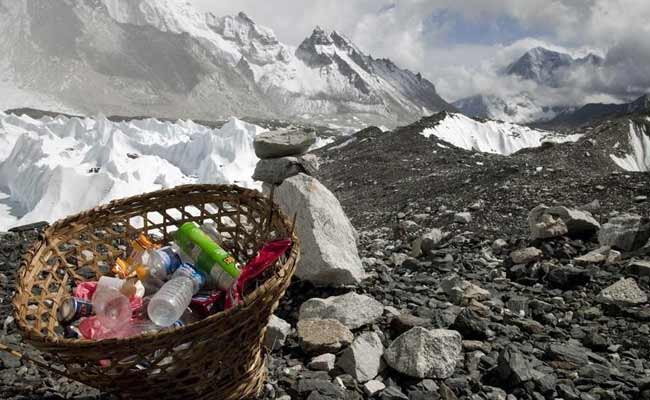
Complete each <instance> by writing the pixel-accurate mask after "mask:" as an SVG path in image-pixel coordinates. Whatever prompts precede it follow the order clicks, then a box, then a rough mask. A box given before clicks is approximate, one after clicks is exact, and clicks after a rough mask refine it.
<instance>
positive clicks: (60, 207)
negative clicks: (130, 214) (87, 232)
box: [0, 113, 264, 231]
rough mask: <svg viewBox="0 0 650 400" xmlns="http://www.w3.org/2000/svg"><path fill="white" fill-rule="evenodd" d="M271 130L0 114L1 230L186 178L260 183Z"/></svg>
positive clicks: (240, 124) (237, 124) (236, 122)
mask: <svg viewBox="0 0 650 400" xmlns="http://www.w3.org/2000/svg"><path fill="white" fill-rule="evenodd" d="M263 131H264V129H263V128H261V127H259V126H256V125H252V124H248V123H246V122H243V121H240V120H238V119H235V118H232V119H230V120H229V121H228V122H227V123H226V124H225V125H224V126H223V127H222V128H221V129H214V130H213V129H210V128H207V127H205V126H202V125H198V124H196V123H194V122H192V121H182V120H181V121H178V122H176V123H171V122H162V121H158V120H156V119H145V120H136V121H131V122H111V121H109V120H108V119H106V118H105V117H101V116H100V117H98V118H97V119H91V118H84V119H80V118H65V117H58V118H47V117H46V118H43V119H41V120H35V119H32V118H30V117H28V116H21V117H18V116H14V115H7V114H4V113H0V231H3V230H6V229H7V228H9V227H11V226H13V225H17V224H23V223H30V222H35V221H40V220H47V221H53V220H56V219H58V218H60V217H63V216H66V215H70V214H73V213H76V212H79V211H81V210H84V209H88V208H92V207H94V206H96V205H98V204H103V203H107V202H108V201H110V200H112V199H115V198H120V197H125V196H130V195H135V194H139V193H144V192H149V191H154V190H159V189H162V188H169V187H173V186H177V185H181V184H187V183H237V184H238V185H240V186H246V187H257V183H255V182H254V181H252V179H251V175H252V174H253V170H254V168H255V164H256V163H257V161H258V159H257V157H256V156H255V152H254V149H253V140H254V138H255V136H256V135H257V134H258V133H260V132H263Z"/></svg>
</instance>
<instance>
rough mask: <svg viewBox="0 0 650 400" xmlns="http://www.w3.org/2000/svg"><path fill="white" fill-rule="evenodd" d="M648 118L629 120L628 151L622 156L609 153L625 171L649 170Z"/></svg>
mask: <svg viewBox="0 0 650 400" xmlns="http://www.w3.org/2000/svg"><path fill="white" fill-rule="evenodd" d="M649 127H650V118H646V121H644V122H635V121H630V133H629V135H628V146H629V148H630V150H631V151H630V152H629V153H628V154H625V155H624V156H622V157H618V156H616V155H614V154H611V155H610V157H611V159H612V160H613V161H614V162H615V163H616V165H618V166H619V167H621V168H622V169H624V170H626V171H633V172H646V171H650V128H649Z"/></svg>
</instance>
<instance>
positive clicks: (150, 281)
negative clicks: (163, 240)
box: [135, 243, 189, 294]
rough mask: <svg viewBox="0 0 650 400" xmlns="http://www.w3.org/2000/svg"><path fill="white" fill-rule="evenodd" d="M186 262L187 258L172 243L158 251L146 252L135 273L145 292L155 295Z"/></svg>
mask: <svg viewBox="0 0 650 400" xmlns="http://www.w3.org/2000/svg"><path fill="white" fill-rule="evenodd" d="M188 261H189V258H188V257H187V256H185V255H184V254H182V251H181V249H180V248H179V247H178V246H177V245H176V244H175V243H172V244H171V245H169V246H166V247H163V248H160V249H151V250H148V251H147V252H146V254H145V255H144V257H143V258H142V265H138V266H137V267H136V268H135V272H136V274H137V275H138V279H140V281H141V282H142V284H143V285H144V287H145V292H146V293H147V294H150V293H155V292H157V291H158V289H160V288H161V287H162V286H163V285H164V283H165V281H166V280H167V279H168V278H169V277H170V276H171V275H172V274H173V273H174V272H175V271H176V270H177V269H178V268H179V267H180V266H181V264H183V262H188Z"/></svg>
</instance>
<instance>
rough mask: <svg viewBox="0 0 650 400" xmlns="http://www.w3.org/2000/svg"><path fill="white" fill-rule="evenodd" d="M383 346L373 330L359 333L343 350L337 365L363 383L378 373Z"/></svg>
mask: <svg viewBox="0 0 650 400" xmlns="http://www.w3.org/2000/svg"><path fill="white" fill-rule="evenodd" d="M383 354H384V346H383V345H382V344H381V339H380V338H379V335H377V334H376V333H375V332H365V333H362V334H361V335H359V336H358V337H357V338H356V339H354V342H352V345H350V347H348V348H347V349H345V350H344V351H343V354H341V357H340V358H339V360H338V362H337V365H338V366H339V367H341V369H342V370H343V371H345V372H346V373H348V374H350V375H352V377H354V379H356V380H357V381H359V382H361V383H363V382H367V381H369V380H371V379H373V378H374V377H376V376H377V375H378V374H379V371H380V369H381V367H382V358H381V357H382V355H383Z"/></svg>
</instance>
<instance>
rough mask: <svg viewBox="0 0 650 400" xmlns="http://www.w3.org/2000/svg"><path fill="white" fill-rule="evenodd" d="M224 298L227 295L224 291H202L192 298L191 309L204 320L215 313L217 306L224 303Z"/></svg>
mask: <svg viewBox="0 0 650 400" xmlns="http://www.w3.org/2000/svg"><path fill="white" fill-rule="evenodd" d="M224 296H225V293H224V292H223V291H222V290H216V291H213V292H204V291H201V292H199V293H197V294H196V295H195V296H194V297H192V302H191V303H190V308H191V309H192V311H194V312H195V313H197V314H199V315H200V316H201V317H202V318H205V317H207V316H208V315H210V314H212V313H213V312H214V310H215V306H216V305H217V304H219V303H220V302H221V301H223V298H224Z"/></svg>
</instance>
